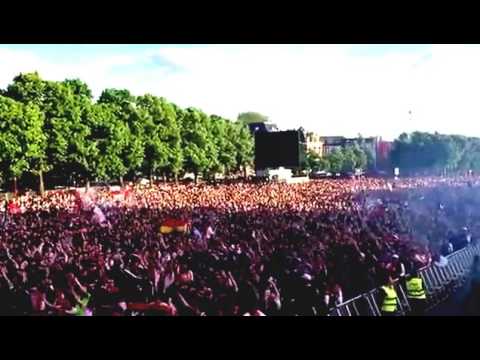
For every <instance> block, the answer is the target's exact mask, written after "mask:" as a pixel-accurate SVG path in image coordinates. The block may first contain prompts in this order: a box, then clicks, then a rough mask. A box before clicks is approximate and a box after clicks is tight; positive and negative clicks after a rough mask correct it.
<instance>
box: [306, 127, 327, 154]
mask: <svg viewBox="0 0 480 360" xmlns="http://www.w3.org/2000/svg"><path fill="white" fill-rule="evenodd" d="M323 145H324V142H323V140H322V137H321V136H320V135H318V134H315V133H313V132H307V133H306V134H305V146H306V150H307V151H311V152H313V153H315V154H317V155H318V156H320V157H321V156H323Z"/></svg>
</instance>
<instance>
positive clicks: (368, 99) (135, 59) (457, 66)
mask: <svg viewBox="0 0 480 360" xmlns="http://www.w3.org/2000/svg"><path fill="white" fill-rule="evenodd" d="M358 46H359V45H358ZM348 50H349V47H348V46H335V45H305V46H301V45H288V46H283V45H209V46H195V47H190V48H186V47H160V46H159V47H158V49H156V50H148V51H146V50H142V51H138V52H135V53H133V55H132V52H129V53H128V54H125V55H108V56H107V55H98V56H93V57H92V58H86V59H85V58H83V57H82V58H81V59H75V58H72V59H71V60H70V61H69V62H65V61H63V62H62V63H59V64H57V63H55V62H53V61H47V60H46V59H45V58H42V57H41V56H40V55H38V54H37V53H36V52H35V51H34V49H32V50H30V51H25V50H23V51H21V50H7V49H2V48H0V87H5V86H6V85H7V84H8V83H9V82H10V81H11V79H12V78H13V77H14V76H15V75H16V74H18V73H19V72H21V71H32V70H38V71H39V72H40V73H41V75H42V76H43V77H44V78H46V79H52V80H61V79H64V78H66V77H68V78H72V77H79V78H81V79H82V80H84V81H85V82H87V83H88V84H89V85H90V87H91V88H92V89H93V91H94V93H95V94H96V95H98V94H99V93H100V91H101V90H102V89H104V88H106V87H119V88H127V89H130V90H131V91H132V92H133V93H135V94H143V93H145V92H150V93H153V94H155V95H158V96H164V97H166V98H168V99H170V100H171V101H174V102H176V103H178V104H179V105H180V106H184V107H186V106H195V107H198V108H201V109H203V110H204V111H206V112H208V113H215V114H219V115H222V116H225V117H228V118H236V116H237V114H238V113H239V112H243V111H259V112H262V113H265V114H266V115H268V116H269V117H270V118H271V119H272V120H273V121H274V122H277V123H278V124H279V125H280V127H282V128H292V127H298V126H300V125H302V126H303V127H305V128H307V129H311V130H316V131H319V132H321V133H323V134H329V135H334V134H343V135H355V134H357V133H358V132H361V133H362V134H364V135H377V134H378V135H383V136H385V137H387V138H392V137H394V136H397V135H398V134H399V133H400V132H402V131H407V132H408V131H413V130H426V131H435V130H438V131H440V132H449V133H452V132H455V133H463V134H471V135H477V136H480V126H478V125H477V124H476V119H479V118H480V106H479V105H478V103H479V102H478V101H477V97H478V95H477V94H479V87H480V69H479V67H478V64H479V63H480V47H478V46H470V45H448V46H447V45H434V46H431V47H425V50H416V51H411V52H408V51H397V52H395V51H389V52H385V53H383V54H382V53H378V54H371V55H362V56H356V55H352V53H351V52H349V51H348ZM153 57H155V59H156V61H157V63H158V62H160V63H161V61H165V63H166V64H167V65H166V66H164V67H162V66H151V65H150V66H145V64H147V63H148V62H149V61H150V60H152V59H153ZM409 110H412V116H411V117H410V116H409V113H408V112H409Z"/></svg>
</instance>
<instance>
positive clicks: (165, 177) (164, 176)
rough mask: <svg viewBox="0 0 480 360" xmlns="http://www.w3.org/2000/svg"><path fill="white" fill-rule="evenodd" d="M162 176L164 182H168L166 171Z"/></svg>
mask: <svg viewBox="0 0 480 360" xmlns="http://www.w3.org/2000/svg"><path fill="white" fill-rule="evenodd" d="M162 178H163V183H166V182H167V174H165V172H164V173H163V174H162Z"/></svg>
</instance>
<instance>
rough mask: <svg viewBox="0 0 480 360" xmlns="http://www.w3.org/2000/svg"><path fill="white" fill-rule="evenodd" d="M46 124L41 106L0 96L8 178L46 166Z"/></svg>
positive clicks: (1, 154) (0, 146)
mask: <svg viewBox="0 0 480 360" xmlns="http://www.w3.org/2000/svg"><path fill="white" fill-rule="evenodd" d="M43 124H44V117H43V114H42V113H41V112H40V110H39V108H38V106H37V105H35V104H33V103H28V104H26V105H24V104H22V103H20V102H17V101H15V100H12V99H10V98H7V97H4V96H0V171H1V174H2V177H3V178H4V179H7V178H19V177H20V176H22V175H23V174H24V173H25V172H33V173H36V172H40V171H42V170H44V169H45V168H46V153H45V152H46V143H47V142H46V141H47V138H46V136H45V134H44V133H43V132H42V128H43Z"/></svg>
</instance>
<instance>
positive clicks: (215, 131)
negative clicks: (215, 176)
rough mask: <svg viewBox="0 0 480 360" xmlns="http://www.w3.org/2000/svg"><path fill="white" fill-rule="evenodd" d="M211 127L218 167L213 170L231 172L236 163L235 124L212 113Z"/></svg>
mask: <svg viewBox="0 0 480 360" xmlns="http://www.w3.org/2000/svg"><path fill="white" fill-rule="evenodd" d="M210 129H211V134H212V137H213V141H214V143H215V146H216V148H217V162H216V168H214V169H213V170H214V171H216V172H221V173H227V174H228V173H230V172H231V171H232V170H234V169H235V165H236V155H237V154H236V149H235V144H234V142H233V140H232V138H231V136H232V135H234V134H233V131H234V129H233V124H232V123H231V122H230V121H229V120H227V119H224V118H221V117H220V116H216V115H212V116H211V117H210Z"/></svg>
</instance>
